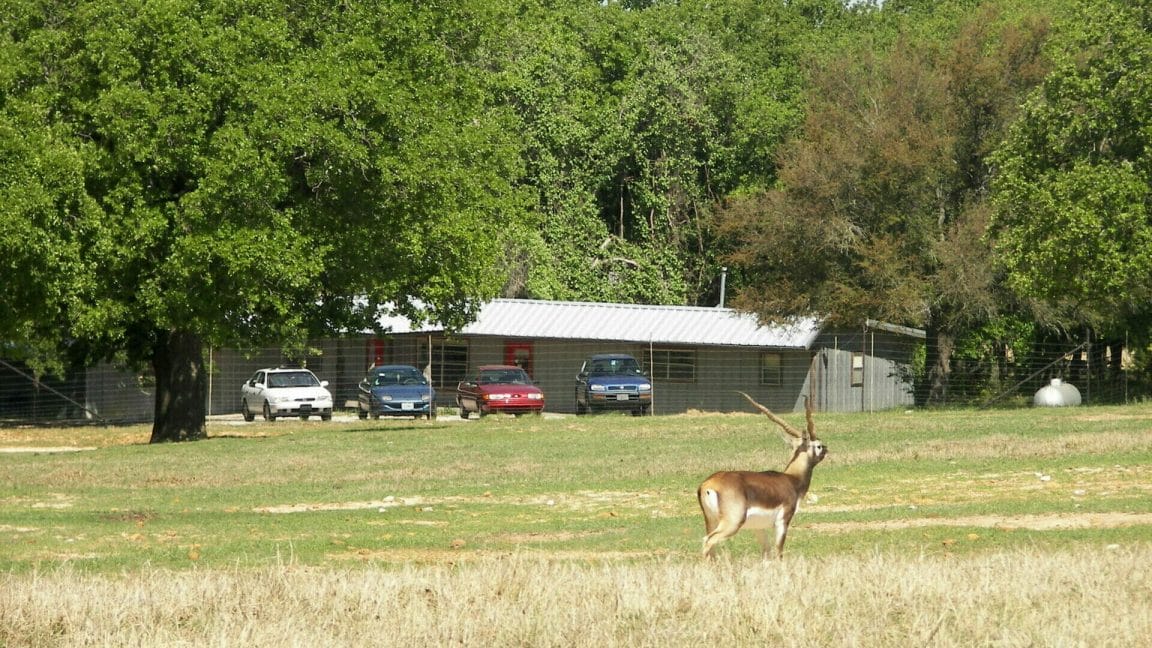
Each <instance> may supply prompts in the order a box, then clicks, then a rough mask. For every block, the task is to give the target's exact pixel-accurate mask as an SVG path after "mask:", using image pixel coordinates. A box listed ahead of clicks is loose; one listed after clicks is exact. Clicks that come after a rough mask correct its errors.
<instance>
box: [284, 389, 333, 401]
mask: <svg viewBox="0 0 1152 648" xmlns="http://www.w3.org/2000/svg"><path fill="white" fill-rule="evenodd" d="M268 394H269V395H270V396H276V397H278V398H290V399H292V400H300V399H303V398H311V399H315V400H324V399H327V400H332V392H330V391H328V390H327V389H325V388H324V387H277V388H275V389H269V390H268Z"/></svg>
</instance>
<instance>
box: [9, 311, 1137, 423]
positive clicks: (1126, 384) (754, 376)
mask: <svg viewBox="0 0 1152 648" xmlns="http://www.w3.org/2000/svg"><path fill="white" fill-rule="evenodd" d="M836 345H837V347H838V348H836V349H809V350H786V351H781V352H777V351H773V350H763V349H760V350H756V349H753V350H748V349H721V350H717V349H692V348H676V347H669V346H667V345H659V346H651V345H638V344H634V343H633V344H611V343H595V344H591V343H585V344H576V343H571V344H568V343H557V344H553V345H551V346H548V345H545V344H543V343H537V344H536V345H535V347H534V345H533V343H532V342H531V341H523V340H519V341H499V342H498V343H496V344H495V345H493V344H491V343H490V342H484V343H482V342H479V341H476V340H472V341H468V340H451V339H443V338H438V339H433V338H427V339H419V338H418V339H417V340H416V341H415V343H413V344H409V345H399V344H393V343H391V342H389V341H386V340H378V339H370V340H364V339H359V340H340V341H332V342H329V343H325V344H321V345H318V346H317V353H315V354H313V355H310V356H308V357H288V356H285V355H283V354H282V353H281V352H280V351H279V350H277V349H271V348H270V349H263V350H261V351H259V352H257V353H246V354H245V353H241V352H239V351H237V350H229V349H212V350H210V351H209V353H208V357H207V368H208V369H209V385H208V390H209V397H208V402H207V403H206V405H207V412H208V414H209V416H212V417H228V416H236V417H238V416H239V395H240V386H241V384H242V383H243V382H244V381H246V380H247V379H248V378H249V377H250V376H251V375H252V373H253V372H254V371H256V370H257V369H260V368H264V367H274V366H282V365H285V364H301V365H303V366H307V367H308V368H309V369H311V370H312V371H313V372H314V373H315V374H316V375H317V376H318V377H319V378H320V379H321V380H326V381H328V383H329V385H328V388H329V390H330V391H331V392H332V394H333V396H334V399H335V403H336V409H337V411H336V415H337V416H338V417H339V416H342V415H348V416H355V415H356V407H357V406H356V402H357V394H358V384H359V381H360V379H361V378H362V377H363V376H364V374H365V373H366V372H367V370H368V368H369V367H370V366H372V365H373V364H384V363H389V364H391V363H399V364H410V365H413V366H415V367H417V368H418V369H419V370H420V371H421V372H423V373H425V375H429V376H430V377H431V379H432V383H433V385H434V387H435V388H436V390H437V396H436V402H437V405H438V406H439V408H440V413H441V415H445V414H446V413H450V412H451V408H452V407H454V406H455V388H456V383H457V382H458V381H460V380H463V379H464V378H465V377H466V376H467V375H468V373H469V372H470V371H471V370H473V369H474V368H475V366H476V365H478V364H493V363H515V364H518V365H521V366H524V367H525V368H526V369H528V371H529V373H530V374H531V375H532V376H533V377H534V378H535V379H537V382H538V384H539V385H540V386H541V388H542V389H543V390H544V392H545V396H546V401H547V402H546V411H549V412H555V413H573V412H574V411H575V402H574V392H575V383H576V374H577V373H578V372H579V370H580V367H581V364H582V362H583V360H584V358H585V357H586V356H587V355H589V354H590V353H592V352H626V353H631V354H633V355H635V356H636V357H637V359H638V360H639V361H640V363H641V365H643V366H644V367H645V368H646V369H647V371H648V372H649V374H650V376H651V378H652V384H653V390H654V394H655V396H654V404H653V407H652V412H653V413H654V414H656V415H661V414H676V413H683V412H686V411H744V410H746V409H747V404H746V403H744V402H743V400H742V399H741V398H740V397H739V396H738V395H736V394H735V391H736V390H737V389H739V390H741V391H748V392H750V393H752V394H753V395H755V396H756V398H757V399H758V400H759V399H763V400H762V402H765V403H766V404H768V405H769V406H770V407H773V408H774V409H776V408H778V409H780V410H781V411H790V410H795V409H798V408H797V407H796V404H797V403H802V402H803V400H802V399H803V398H805V397H815V398H816V401H815V402H816V403H817V404H818V407H820V408H823V409H826V410H831V411H877V410H881V409H891V408H893V407H902V408H907V407H915V406H924V405H928V406H944V407H972V408H981V407H1026V406H1032V405H1033V396H1034V395H1035V394H1036V393H1037V391H1038V390H1040V389H1042V388H1044V387H1045V386H1046V385H1048V384H1049V383H1050V382H1051V381H1052V379H1055V378H1059V379H1061V380H1062V381H1063V382H1064V383H1066V384H1070V385H1072V386H1074V387H1075V388H1076V390H1078V392H1079V394H1080V396H1081V401H1082V403H1083V404H1085V405H1092V404H1104V403H1126V402H1131V401H1134V400H1139V399H1142V398H1144V397H1145V395H1146V393H1147V391H1148V385H1147V383H1146V381H1144V380H1143V379H1141V378H1140V374H1138V372H1137V371H1136V370H1135V367H1134V365H1133V362H1132V360H1131V357H1130V356H1129V354H1128V353H1127V351H1126V350H1125V349H1124V348H1123V346H1122V345H1104V344H1093V343H1091V342H1088V341H1073V342H1061V343H1044V344H1033V345H1032V346H1031V347H1029V348H1028V349H1026V350H1025V351H1023V352H1022V351H1021V350H1019V349H1012V348H1008V347H1001V348H995V347H993V346H991V345H990V346H988V347H987V348H985V349H983V350H981V351H980V352H979V353H973V352H971V351H970V350H967V351H964V352H960V351H958V352H957V353H955V354H954V355H953V356H952V358H951V363H950V371H949V372H948V377H947V380H946V381H943V382H937V383H933V381H932V376H930V374H929V371H928V368H927V367H926V362H925V358H926V357H927V354H926V350H925V346H924V340H922V339H915V338H909V337H905V338H893V339H890V340H887V341H886V350H885V353H886V354H887V357H888V358H889V359H888V360H884V359H882V358H879V357H877V355H876V354H878V353H879V352H876V351H875V348H873V349H872V350H871V351H870V350H869V347H868V339H867V334H866V333H865V334H861V335H860V336H859V337H858V339H845V338H840V339H838V340H837V341H836ZM873 347H875V344H873ZM489 348H495V349H496V350H495V351H487V350H486V349H489ZM837 353H840V354H842V355H843V362H842V363H840V364H841V365H842V366H843V369H842V370H835V371H834V370H833V368H834V364H835V363H833V364H830V363H829V362H828V357H835V356H831V354H837ZM882 360H884V361H883V362H882ZM881 383H882V384H881ZM932 384H935V385H936V387H937V388H936V389H935V390H932V389H931V385H932ZM893 392H896V396H895V398H893V396H892V393H893ZM877 394H880V395H882V396H883V398H881V397H878V396H877ZM929 397H930V398H931V402H929ZM153 399H154V380H153V378H152V376H151V375H150V374H149V373H148V372H130V371H124V370H120V369H117V368H114V367H112V366H109V365H98V366H93V367H78V368H75V369H73V370H72V371H70V372H68V373H67V374H66V375H63V376H58V375H37V374H36V373H35V372H33V371H32V370H31V369H30V368H29V367H27V366H26V365H24V364H22V363H21V362H19V361H17V360H13V359H0V426H14V425H38V424H59V423H67V422H77V423H79V422H103V423H118V422H146V421H150V420H151V417H152V411H153Z"/></svg>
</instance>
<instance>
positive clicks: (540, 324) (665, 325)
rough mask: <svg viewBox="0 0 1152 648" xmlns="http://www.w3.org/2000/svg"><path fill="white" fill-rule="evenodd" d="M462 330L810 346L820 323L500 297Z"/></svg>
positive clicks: (724, 311) (392, 323)
mask: <svg viewBox="0 0 1152 648" xmlns="http://www.w3.org/2000/svg"><path fill="white" fill-rule="evenodd" d="M380 324H381V326H382V327H386V328H388V327H390V328H391V330H392V332H393V333H414V332H439V331H442V330H443V328H442V327H439V326H435V325H429V326H424V327H418V328H413V327H412V326H411V324H410V323H409V322H408V320H407V319H405V318H401V317H390V318H381V320H380ZM460 333H462V334H465V335H490V336H500V337H522V338H547V339H557V340H605V341H614V342H642V343H658V344H691V345H717V346H752V347H775V348H792V349H798V348H802V349H806V348H808V347H809V346H810V345H811V344H812V342H813V341H814V340H815V339H816V335H817V334H818V333H819V323H818V322H817V321H816V320H815V319H812V318H807V319H803V320H801V321H799V322H797V323H796V324H794V325H790V326H761V325H760V324H759V323H758V322H757V320H756V317H755V316H754V315H751V314H748V313H742V312H739V311H736V310H732V309H730V308H706V307H700V306H646V305H636V304H605V303H594V302H563V301H543V300H531V299H495V300H492V301H490V302H487V303H485V304H484V305H483V306H482V307H481V308H480V313H479V315H478V316H477V319H476V321H475V322H473V323H471V324H469V325H468V326H466V327H465V328H464V329H463V330H462V331H460Z"/></svg>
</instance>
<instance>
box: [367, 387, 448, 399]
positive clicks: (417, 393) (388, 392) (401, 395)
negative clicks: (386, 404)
mask: <svg viewBox="0 0 1152 648" xmlns="http://www.w3.org/2000/svg"><path fill="white" fill-rule="evenodd" d="M429 391H431V392H432V398H435V397H436V390H434V389H431V388H430V387H429V386H428V385H379V386H377V387H373V388H372V395H373V396H388V397H390V398H398V399H408V400H420V399H421V398H423V397H424V395H425V394H427V393H428V392H429Z"/></svg>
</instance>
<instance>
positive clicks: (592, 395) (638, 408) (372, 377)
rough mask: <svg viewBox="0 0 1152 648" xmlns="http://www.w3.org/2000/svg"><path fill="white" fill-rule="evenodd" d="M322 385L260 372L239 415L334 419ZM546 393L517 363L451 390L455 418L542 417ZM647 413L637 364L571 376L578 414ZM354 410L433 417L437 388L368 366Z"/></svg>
mask: <svg viewBox="0 0 1152 648" xmlns="http://www.w3.org/2000/svg"><path fill="white" fill-rule="evenodd" d="M327 387H328V381H327V380H323V381H322V380H319V379H318V378H316V376H315V374H313V373H312V372H311V371H309V370H308V369H304V368H299V367H286V368H278V369H260V370H259V371H257V372H256V373H255V374H253V375H252V377H251V378H250V379H248V381H247V382H246V383H244V384H243V385H242V386H241V388H240V412H241V414H243V416H244V420H245V421H252V420H254V419H255V418H256V413H257V412H261V413H263V415H264V418H265V419H266V420H268V421H275V420H276V419H277V418H278V417H285V416H293V417H299V418H300V419H301V420H307V419H308V417H309V416H319V417H320V418H321V419H322V420H325V421H327V420H330V419H331V418H332V406H333V398H332V393H331V392H330V391H328V389H327ZM544 403H545V398H544V392H543V391H542V390H541V389H540V387H539V386H537V385H536V382H535V381H534V380H532V377H531V376H529V375H528V372H526V371H525V370H524V369H523V368H521V367H518V366H515V365H498V364H491V365H482V366H479V367H477V368H476V370H475V371H474V372H473V373H472V374H471V375H469V376H468V377H467V378H465V379H464V380H462V381H460V383H459V384H457V386H456V406H457V408H458V409H459V412H460V417H461V418H465V419H467V418H469V417H470V416H471V415H472V414H473V413H475V414H476V415H477V416H481V417H482V416H486V415H488V414H492V413H496V412H500V413H505V414H513V415H517V416H519V415H521V414H540V413H541V412H543V411H544ZM651 407H652V381H651V380H650V379H649V378H648V376H647V374H645V373H644V370H643V369H642V368H641V367H640V363H638V362H637V361H636V359H635V358H633V357H632V356H630V355H626V354H623V353H603V354H597V355H593V356H589V357H588V358H587V359H585V360H584V363H583V365H582V366H581V367H580V372H579V373H578V374H577V375H576V413H577V414H591V413H596V412H602V411H628V412H631V413H632V414H633V415H636V416H640V415H643V414H647V413H648V412H649V411H650V410H651ZM356 411H357V414H358V415H359V417H360V418H361V419H367V418H368V417H369V416H371V417H372V418H373V419H378V418H380V417H381V416H385V417H391V416H411V417H413V418H427V419H434V418H436V390H435V389H434V388H433V386H432V385H431V384H430V383H429V381H428V379H427V377H425V376H424V374H423V373H421V372H420V371H419V370H418V369H416V367H412V366H410V365H382V366H379V367H372V368H371V369H369V370H368V375H366V376H365V377H364V379H363V380H362V381H360V384H359V385H358V387H357V394H356Z"/></svg>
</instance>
